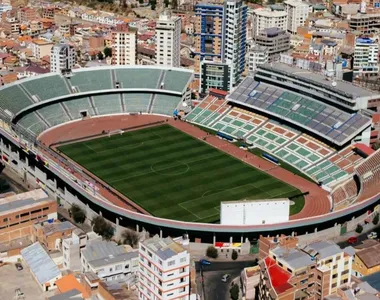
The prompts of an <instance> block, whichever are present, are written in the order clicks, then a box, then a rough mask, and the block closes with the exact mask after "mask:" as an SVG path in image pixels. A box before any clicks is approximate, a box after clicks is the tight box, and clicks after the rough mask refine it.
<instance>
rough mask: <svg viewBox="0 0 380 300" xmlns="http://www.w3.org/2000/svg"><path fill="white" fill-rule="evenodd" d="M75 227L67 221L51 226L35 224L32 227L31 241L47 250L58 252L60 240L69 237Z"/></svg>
mask: <svg viewBox="0 0 380 300" xmlns="http://www.w3.org/2000/svg"><path fill="white" fill-rule="evenodd" d="M75 228H76V227H75V226H74V225H73V224H71V223H70V222H69V221H64V222H56V223H51V224H45V225H43V224H41V223H38V224H35V225H34V226H33V234H32V235H33V239H34V241H38V242H40V243H41V244H42V245H43V246H44V247H45V248H46V249H48V250H60V249H61V243H62V239H64V238H67V237H69V236H71V233H72V232H73V230H74V229H75Z"/></svg>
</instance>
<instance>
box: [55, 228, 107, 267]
mask: <svg viewBox="0 0 380 300" xmlns="http://www.w3.org/2000/svg"><path fill="white" fill-rule="evenodd" d="M95 240H97V241H101V240H102V237H101V236H100V235H97V234H96V233H95V232H88V233H84V232H83V231H82V230H81V229H79V228H77V229H75V230H74V231H73V233H72V235H71V237H69V238H65V239H63V240H62V253H63V268H64V269H69V270H71V271H74V272H75V271H80V270H81V267H82V265H81V260H80V254H81V250H82V249H83V248H84V247H86V244H87V242H89V241H95Z"/></svg>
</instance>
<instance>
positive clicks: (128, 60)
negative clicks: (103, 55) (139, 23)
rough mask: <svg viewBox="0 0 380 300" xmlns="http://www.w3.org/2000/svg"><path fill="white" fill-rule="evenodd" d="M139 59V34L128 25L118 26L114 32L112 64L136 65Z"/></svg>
mask: <svg viewBox="0 0 380 300" xmlns="http://www.w3.org/2000/svg"><path fill="white" fill-rule="evenodd" d="M136 59H137V32H136V30H134V29H132V28H128V26H127V25H126V24H118V25H117V27H116V31H112V64H113V65H135V64H136Z"/></svg>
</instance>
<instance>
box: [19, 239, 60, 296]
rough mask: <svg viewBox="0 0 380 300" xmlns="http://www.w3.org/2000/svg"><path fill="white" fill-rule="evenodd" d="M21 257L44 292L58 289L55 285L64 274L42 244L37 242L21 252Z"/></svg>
mask: <svg viewBox="0 0 380 300" xmlns="http://www.w3.org/2000/svg"><path fill="white" fill-rule="evenodd" d="M21 255H22V258H23V259H24V261H25V263H26V264H27V265H28V267H29V268H30V272H31V273H32V276H33V278H34V279H35V280H36V281H37V283H38V284H39V286H40V287H41V289H42V290H43V291H50V290H54V289H56V288H57V287H56V284H55V283H56V281H57V280H58V279H60V278H61V277H62V273H61V271H60V270H59V269H58V267H57V266H56V264H55V263H54V262H53V260H52V259H51V258H50V256H49V254H48V253H47V252H46V251H45V249H44V248H42V246H41V244H40V243H38V242H36V243H34V244H32V245H30V246H29V247H26V248H25V249H23V250H21Z"/></svg>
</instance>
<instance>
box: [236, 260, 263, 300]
mask: <svg viewBox="0 0 380 300" xmlns="http://www.w3.org/2000/svg"><path fill="white" fill-rule="evenodd" d="M240 278H241V283H242V285H241V288H242V292H243V296H244V298H245V300H255V288H256V286H257V285H258V284H259V282H260V267H259V266H254V267H248V268H244V269H243V271H242V272H241V274H240Z"/></svg>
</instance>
